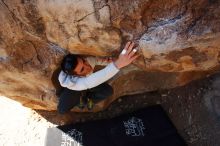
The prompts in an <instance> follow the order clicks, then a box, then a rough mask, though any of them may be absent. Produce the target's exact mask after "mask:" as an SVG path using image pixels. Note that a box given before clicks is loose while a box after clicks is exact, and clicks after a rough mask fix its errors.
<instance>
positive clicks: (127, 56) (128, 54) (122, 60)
mask: <svg viewBox="0 0 220 146" xmlns="http://www.w3.org/2000/svg"><path fill="white" fill-rule="evenodd" d="M134 45H135V44H134V42H127V43H126V45H125V47H124V49H123V50H122V52H121V54H120V55H119V57H118V59H117V60H116V61H115V62H114V63H115V65H116V67H117V68H119V69H120V68H122V67H125V66H127V65H129V64H131V63H132V62H133V61H134V60H135V59H136V58H138V57H139V55H137V53H136V52H137V50H136V49H133V47H134Z"/></svg>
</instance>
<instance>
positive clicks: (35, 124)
mask: <svg viewBox="0 0 220 146" xmlns="http://www.w3.org/2000/svg"><path fill="white" fill-rule="evenodd" d="M0 107H1V110H0V117H1V119H0V142H1V144H0V145H1V146H43V145H44V139H45V135H46V130H47V128H48V127H54V126H55V125H54V124H52V123H50V122H48V121H47V120H45V119H44V118H42V117H41V116H40V115H39V114H37V113H36V112H35V111H33V110H31V109H29V108H26V107H23V106H22V105H21V104H19V103H18V102H15V101H13V100H11V99H8V98H6V97H3V96H0Z"/></svg>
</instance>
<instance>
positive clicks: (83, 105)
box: [78, 97, 85, 109]
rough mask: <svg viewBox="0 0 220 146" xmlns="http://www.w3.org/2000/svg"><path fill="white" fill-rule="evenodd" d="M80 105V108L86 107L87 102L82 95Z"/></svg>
mask: <svg viewBox="0 0 220 146" xmlns="http://www.w3.org/2000/svg"><path fill="white" fill-rule="evenodd" d="M78 107H79V108H80V109H83V108H84V107H85V102H84V100H83V97H80V99H79V104H78Z"/></svg>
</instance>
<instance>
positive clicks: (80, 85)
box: [59, 63, 119, 91]
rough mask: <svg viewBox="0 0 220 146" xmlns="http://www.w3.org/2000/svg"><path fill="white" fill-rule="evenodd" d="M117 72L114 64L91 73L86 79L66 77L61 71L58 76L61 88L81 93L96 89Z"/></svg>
mask: <svg viewBox="0 0 220 146" xmlns="http://www.w3.org/2000/svg"><path fill="white" fill-rule="evenodd" d="M118 72H119V69H118V68H117V67H116V66H115V64H114V63H110V64H108V65H107V66H106V67H105V68H104V69H102V70H100V71H97V72H95V73H92V74H91V75H89V76H87V77H77V76H71V75H67V74H66V73H64V72H63V71H61V72H60V74H59V82H60V85H61V86H62V87H66V88H68V89H71V90H76V91H81V90H86V89H90V88H93V87H96V86H98V85H100V84H102V83H104V82H106V81H107V80H109V79H110V78H112V77H113V76H114V75H115V74H117V73H118Z"/></svg>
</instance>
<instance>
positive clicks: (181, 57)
mask: <svg viewBox="0 0 220 146" xmlns="http://www.w3.org/2000/svg"><path fill="white" fill-rule="evenodd" d="M0 20H1V21H0V69H1V70H0V77H1V80H0V94H1V95H4V96H8V97H9V98H12V99H14V100H16V101H19V102H21V103H22V104H23V105H24V106H27V107H30V108H33V109H43V110H56V105H57V95H56V93H57V92H59V89H60V86H59V84H58V83H57V74H58V73H59V69H58V68H59V66H60V62H61V60H62V58H63V56H65V55H66V54H67V53H69V52H71V53H74V54H84V55H94V56H100V57H103V56H117V55H118V54H119V53H120V50H121V49H122V47H123V46H124V44H125V42H126V41H128V40H133V41H135V42H136V43H137V44H138V45H139V46H138V48H139V51H138V52H139V54H140V55H141V56H140V57H139V58H138V59H137V60H136V61H135V62H134V65H131V66H129V67H126V68H124V69H123V70H121V72H120V73H119V74H118V75H117V76H115V77H114V79H113V80H111V84H112V85H113V87H114V96H112V97H111V98H109V99H107V100H105V101H103V102H102V103H100V104H99V105H98V106H97V108H96V109H95V111H99V110H103V109H105V108H107V107H108V105H109V104H110V103H111V102H112V101H114V100H115V99H116V98H118V97H119V96H122V95H126V94H135V93H142V92H146V91H153V90H159V89H165V88H173V87H176V86H181V85H184V84H186V83H188V82H190V81H192V80H195V79H199V78H202V77H205V76H206V75H209V74H212V73H214V72H216V71H219V60H220V2H219V1H218V0H191V1H189V0H157V1H155V0H126V1H123V0H108V1H107V0H32V1H26V0H13V1H10V0H1V1H0ZM73 110H74V111H77V109H73Z"/></svg>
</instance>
